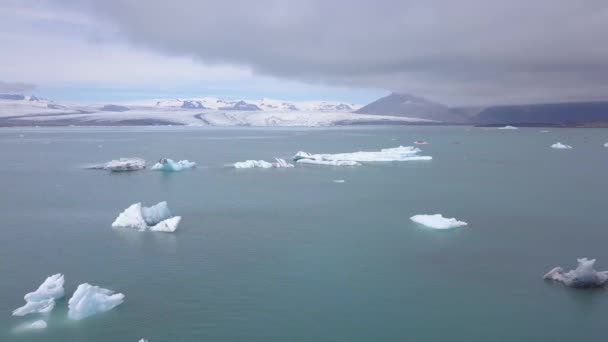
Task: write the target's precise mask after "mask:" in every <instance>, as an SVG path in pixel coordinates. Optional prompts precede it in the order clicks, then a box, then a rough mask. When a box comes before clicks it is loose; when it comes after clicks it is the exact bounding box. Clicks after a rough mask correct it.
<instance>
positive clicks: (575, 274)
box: [543, 258, 608, 288]
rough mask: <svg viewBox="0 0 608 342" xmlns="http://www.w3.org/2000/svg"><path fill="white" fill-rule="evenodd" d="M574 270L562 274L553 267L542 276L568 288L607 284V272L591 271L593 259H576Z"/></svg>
mask: <svg viewBox="0 0 608 342" xmlns="http://www.w3.org/2000/svg"><path fill="white" fill-rule="evenodd" d="M577 262H578V265H577V266H576V269H574V270H571V271H568V272H564V270H563V269H562V268H561V267H555V268H553V269H552V270H551V271H549V272H548V273H547V274H545V275H544V276H543V279H547V280H554V281H557V282H560V283H562V284H564V285H566V286H569V287H577V288H589V287H603V286H605V285H606V284H607V283H608V271H603V272H597V271H596V270H595V269H593V266H594V264H595V259H591V260H589V259H587V258H581V259H577Z"/></svg>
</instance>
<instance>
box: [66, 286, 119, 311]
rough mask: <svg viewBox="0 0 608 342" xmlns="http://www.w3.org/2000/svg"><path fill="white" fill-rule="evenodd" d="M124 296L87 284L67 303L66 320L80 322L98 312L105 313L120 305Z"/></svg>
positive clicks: (79, 288)
mask: <svg viewBox="0 0 608 342" xmlns="http://www.w3.org/2000/svg"><path fill="white" fill-rule="evenodd" d="M124 298H125V295H123V294H122V293H114V291H112V290H108V289H104V288H101V287H99V286H93V285H91V284H88V283H83V284H80V285H78V288H77V289H76V291H75V292H74V294H73V295H72V298H70V300H69V301H68V318H69V319H72V320H80V319H83V318H86V317H89V316H91V315H95V314H97V313H99V312H105V311H108V310H111V309H113V308H115V307H116V306H118V305H120V304H122V302H123V301H124Z"/></svg>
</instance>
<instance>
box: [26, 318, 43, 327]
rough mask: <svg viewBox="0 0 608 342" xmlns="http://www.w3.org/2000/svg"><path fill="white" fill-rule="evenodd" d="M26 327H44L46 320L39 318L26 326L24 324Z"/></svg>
mask: <svg viewBox="0 0 608 342" xmlns="http://www.w3.org/2000/svg"><path fill="white" fill-rule="evenodd" d="M25 328H26V329H45V328H46V322H45V321H43V320H41V319H39V320H37V321H35V322H33V323H29V324H28V325H27V326H25Z"/></svg>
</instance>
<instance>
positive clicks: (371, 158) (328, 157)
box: [293, 146, 433, 166]
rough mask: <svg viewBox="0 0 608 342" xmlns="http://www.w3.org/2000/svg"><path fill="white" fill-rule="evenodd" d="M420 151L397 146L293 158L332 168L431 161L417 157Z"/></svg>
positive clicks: (304, 155)
mask: <svg viewBox="0 0 608 342" xmlns="http://www.w3.org/2000/svg"><path fill="white" fill-rule="evenodd" d="M420 152H421V150H420V149H419V148H417V147H413V146H399V147H393V148H385V149H382V150H380V151H372V152H369V151H368V152H365V151H359V152H352V153H336V154H312V153H307V152H302V151H300V152H298V153H296V154H295V156H294V157H293V160H295V161H296V162H298V163H307V164H319V165H334V166H355V165H360V163H361V162H391V161H417V160H431V159H433V157H430V156H419V155H418V153H420Z"/></svg>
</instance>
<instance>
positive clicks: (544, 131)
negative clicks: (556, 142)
mask: <svg viewBox="0 0 608 342" xmlns="http://www.w3.org/2000/svg"><path fill="white" fill-rule="evenodd" d="M540 132H541V133H549V131H547V130H542V131H540Z"/></svg>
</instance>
